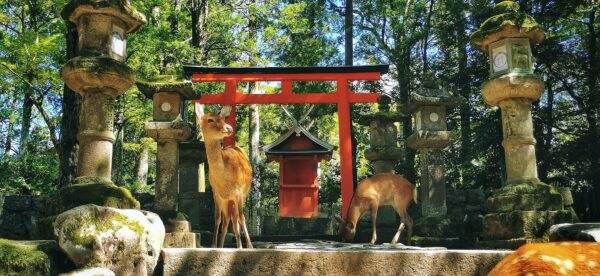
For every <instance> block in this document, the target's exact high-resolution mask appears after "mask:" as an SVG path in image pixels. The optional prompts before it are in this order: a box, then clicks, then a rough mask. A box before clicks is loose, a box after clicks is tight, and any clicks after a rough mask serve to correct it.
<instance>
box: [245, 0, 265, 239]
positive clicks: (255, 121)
mask: <svg viewBox="0 0 600 276" xmlns="http://www.w3.org/2000/svg"><path fill="white" fill-rule="evenodd" d="M252 4H253V5H257V1H256V0H254V1H252ZM250 18H251V19H250V20H249V21H248V31H249V32H250V36H249V39H250V40H251V41H256V40H257V37H256V33H257V32H258V22H257V21H256V15H251V16H250ZM255 45H257V43H255ZM250 51H251V53H250V56H249V64H250V65H251V66H255V65H256V60H258V58H259V57H258V49H250ZM256 88H257V87H256V84H255V83H250V84H249V86H248V93H249V94H256V93H257V92H258V91H257V89H256ZM249 115H250V117H249V124H248V125H249V128H250V129H249V131H250V137H249V143H250V145H249V146H250V163H251V164H252V168H253V170H252V193H251V195H252V202H253V204H254V206H252V208H251V210H252V211H251V213H252V214H251V216H252V222H251V224H254V231H255V233H254V234H255V235H260V230H261V223H260V208H261V200H262V191H261V179H260V165H261V162H262V160H261V158H260V109H259V106H258V105H256V104H253V105H250V114H249Z"/></svg>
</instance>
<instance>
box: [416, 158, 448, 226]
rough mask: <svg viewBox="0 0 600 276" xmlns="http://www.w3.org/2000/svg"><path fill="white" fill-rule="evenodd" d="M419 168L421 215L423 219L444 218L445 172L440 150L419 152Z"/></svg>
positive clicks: (445, 211)
mask: <svg viewBox="0 0 600 276" xmlns="http://www.w3.org/2000/svg"><path fill="white" fill-rule="evenodd" d="M419 160H420V162H419V166H420V167H421V187H420V188H421V193H420V194H421V198H420V199H421V215H423V216H425V217H439V216H445V215H446V213H447V210H446V180H445V176H446V171H445V170H444V160H443V153H442V151H441V150H440V149H428V148H425V149H421V150H419Z"/></svg>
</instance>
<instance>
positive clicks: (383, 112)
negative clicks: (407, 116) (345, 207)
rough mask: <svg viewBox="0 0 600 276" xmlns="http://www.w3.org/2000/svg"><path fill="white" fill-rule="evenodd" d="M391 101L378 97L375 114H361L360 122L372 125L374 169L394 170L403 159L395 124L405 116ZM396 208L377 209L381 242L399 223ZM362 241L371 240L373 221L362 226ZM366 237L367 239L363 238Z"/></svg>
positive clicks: (368, 152)
mask: <svg viewBox="0 0 600 276" xmlns="http://www.w3.org/2000/svg"><path fill="white" fill-rule="evenodd" d="M391 102H392V100H391V98H390V97H388V96H381V97H379V99H378V100H377V103H378V104H379V111H378V112H376V113H373V114H365V115H361V117H360V118H359V120H358V122H359V124H361V125H363V126H368V127H369V141H370V145H369V148H368V149H367V150H366V151H365V158H366V159H367V160H369V161H370V162H371V165H372V166H373V172H374V173H375V174H379V173H394V172H395V166H396V164H397V163H398V161H399V160H400V159H401V158H402V152H401V150H400V148H399V147H398V129H397V127H396V125H395V124H394V123H396V122H400V121H401V120H402V118H403V117H404V115H402V114H399V113H394V112H390V104H391ZM397 223H398V222H397V215H396V211H395V210H394V208H393V207H391V206H381V207H379V210H378V211H377V224H378V228H377V234H378V240H379V241H386V240H391V238H392V237H393V235H394V234H395V231H396V229H397V228H398V225H397ZM360 228H361V229H362V230H360V233H359V240H361V241H363V240H364V241H369V240H370V239H371V224H370V223H369V224H368V225H364V226H363V225H361V227H360ZM363 237H364V238H363Z"/></svg>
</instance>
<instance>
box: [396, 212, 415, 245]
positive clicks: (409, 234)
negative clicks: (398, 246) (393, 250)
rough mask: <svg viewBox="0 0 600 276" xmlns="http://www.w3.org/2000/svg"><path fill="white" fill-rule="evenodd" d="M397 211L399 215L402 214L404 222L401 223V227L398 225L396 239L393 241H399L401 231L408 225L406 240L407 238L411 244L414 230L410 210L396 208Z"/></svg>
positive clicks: (401, 217)
mask: <svg viewBox="0 0 600 276" xmlns="http://www.w3.org/2000/svg"><path fill="white" fill-rule="evenodd" d="M396 212H398V215H400V219H401V220H402V223H400V227H398V233H396V236H394V240H392V243H394V241H396V242H398V239H397V238H400V232H401V231H402V229H404V227H405V226H406V240H407V243H406V244H407V245H410V239H411V237H412V230H413V220H412V218H411V217H410V216H409V215H408V212H406V208H404V209H402V210H396Z"/></svg>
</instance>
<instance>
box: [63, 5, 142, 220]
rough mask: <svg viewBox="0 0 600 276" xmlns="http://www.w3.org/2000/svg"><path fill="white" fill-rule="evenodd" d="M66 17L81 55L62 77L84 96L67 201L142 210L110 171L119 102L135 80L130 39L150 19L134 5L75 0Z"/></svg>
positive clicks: (71, 204)
mask: <svg viewBox="0 0 600 276" xmlns="http://www.w3.org/2000/svg"><path fill="white" fill-rule="evenodd" d="M62 17H63V18H64V19H65V20H68V21H71V22H73V23H74V24H75V25H76V27H77V31H78V34H79V44H78V50H79V51H78V52H79V54H80V56H77V57H75V58H73V59H71V60H69V61H68V62H67V63H66V64H65V66H64V67H63V68H62V70H61V79H62V80H63V81H64V82H65V83H66V85H67V86H69V88H71V89H72V90H73V91H75V92H77V93H79V94H80V95H81V97H82V104H81V115H80V126H79V133H78V135H77V140H78V141H79V156H78V160H77V178H76V183H75V184H77V185H71V186H69V187H66V188H65V189H63V190H61V193H60V198H61V200H62V203H63V205H64V204H67V208H68V207H75V206H77V205H81V204H86V203H95V204H98V205H107V206H109V205H110V206H112V207H121V208H139V203H137V201H135V200H134V199H133V198H131V195H130V193H129V191H127V190H125V189H123V188H117V187H116V186H115V185H114V184H113V183H112V181H111V167H112V151H113V144H114V142H115V136H114V134H113V123H114V122H113V120H114V106H115V98H116V97H117V96H119V95H121V94H123V93H125V91H127V90H128V89H129V88H130V87H131V86H132V85H133V83H134V80H135V75H134V73H133V72H132V71H131V69H130V68H129V67H128V66H127V65H126V64H125V63H124V61H125V50H126V49H125V48H126V41H127V35H128V34H129V33H131V32H133V31H135V30H136V29H137V28H138V27H139V26H140V25H141V24H143V23H145V22H146V19H145V17H144V15H143V14H141V13H139V12H138V11H136V10H135V9H134V8H133V7H132V6H131V5H130V4H129V1H111V0H98V1H90V0H73V1H71V2H69V3H68V4H67V5H66V6H65V8H64V9H63V11H62ZM67 108H68V107H67ZM87 195H89V196H87ZM111 202H112V203H111Z"/></svg>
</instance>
